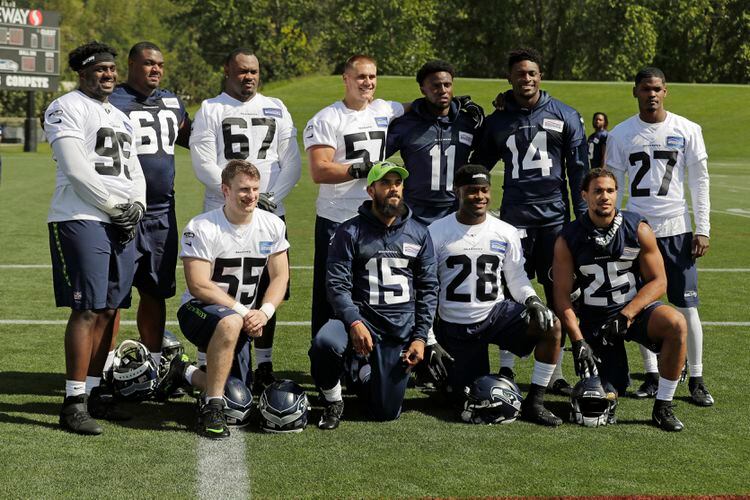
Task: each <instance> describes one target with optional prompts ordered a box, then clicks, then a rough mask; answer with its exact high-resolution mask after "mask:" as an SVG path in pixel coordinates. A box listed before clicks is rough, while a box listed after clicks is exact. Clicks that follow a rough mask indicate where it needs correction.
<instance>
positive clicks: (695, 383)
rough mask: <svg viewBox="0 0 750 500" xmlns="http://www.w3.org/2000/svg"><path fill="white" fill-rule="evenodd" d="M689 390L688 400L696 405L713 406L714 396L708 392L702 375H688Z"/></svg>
mask: <svg viewBox="0 0 750 500" xmlns="http://www.w3.org/2000/svg"><path fill="white" fill-rule="evenodd" d="M688 389H689V390H690V400H691V401H692V402H693V403H695V404H696V405H698V406H713V404H714V398H713V396H711V393H710V392H708V388H707V387H706V384H704V383H703V378H702V377H690V381H689V382H688Z"/></svg>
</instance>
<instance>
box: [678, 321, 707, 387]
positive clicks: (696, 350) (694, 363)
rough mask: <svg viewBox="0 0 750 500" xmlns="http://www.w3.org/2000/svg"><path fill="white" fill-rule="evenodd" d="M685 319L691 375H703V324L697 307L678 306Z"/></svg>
mask: <svg viewBox="0 0 750 500" xmlns="http://www.w3.org/2000/svg"><path fill="white" fill-rule="evenodd" d="M677 310H678V311H680V312H681V313H682V315H683V316H685V321H687V360H688V370H690V376H691V377H701V376H703V325H701V319H700V316H698V308H697V307H678V308H677Z"/></svg>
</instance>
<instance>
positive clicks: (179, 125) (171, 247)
mask: <svg viewBox="0 0 750 500" xmlns="http://www.w3.org/2000/svg"><path fill="white" fill-rule="evenodd" d="M163 75H164V57H163V56H162V53H161V50H160V49H159V47H157V46H156V45H154V44H153V43H150V42H140V43H137V44H135V45H133V48H131V49H130V53H129V54H128V80H127V82H126V83H124V84H122V85H118V86H117V87H116V88H115V91H114V92H113V93H112V96H110V102H111V103H112V104H113V105H114V106H115V107H117V108H118V109H119V110H120V111H122V112H123V113H125V114H126V115H128V116H129V117H130V120H131V121H132V123H133V126H134V127H135V150H136V152H137V154H138V160H139V161H140V164H141V167H142V168H143V175H144V177H145V178H146V214H145V215H144V217H143V220H141V222H140V224H139V225H138V230H137V232H136V235H135V249H136V269H135V278H134V279H133V284H134V285H135V287H136V288H137V289H138V295H139V296H140V301H139V303H138V316H137V318H138V331H139V333H140V337H141V341H142V342H143V344H144V345H145V346H146V347H148V349H149V351H151V356H152V357H153V358H154V362H155V363H156V366H159V362H160V360H161V342H162V335H163V333H164V324H165V322H166V319H167V309H166V304H165V301H166V299H168V298H169V297H173V296H174V294H175V266H176V265H177V234H178V228H177V219H176V217H175V203H174V200H175V198H174V177H175V163H174V146H175V144H179V145H180V146H182V147H187V146H188V137H189V134H190V120H189V118H188V115H187V112H186V111H185V105H184V104H183V103H182V101H181V100H180V98H179V97H177V95H175V94H174V93H172V92H170V91H168V90H164V89H160V88H159V83H160V82H161V78H162V76H163ZM112 355H114V353H112Z"/></svg>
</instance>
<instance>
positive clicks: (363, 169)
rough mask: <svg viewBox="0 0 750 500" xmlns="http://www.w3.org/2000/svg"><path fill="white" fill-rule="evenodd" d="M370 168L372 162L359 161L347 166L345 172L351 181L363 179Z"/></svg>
mask: <svg viewBox="0 0 750 500" xmlns="http://www.w3.org/2000/svg"><path fill="white" fill-rule="evenodd" d="M371 168H372V162H371V161H369V160H365V161H361V162H358V163H352V164H351V165H349V170H347V172H348V173H349V175H351V176H352V179H364V178H365V177H367V174H368V173H369V172H370V169H371Z"/></svg>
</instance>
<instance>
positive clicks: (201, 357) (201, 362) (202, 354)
mask: <svg viewBox="0 0 750 500" xmlns="http://www.w3.org/2000/svg"><path fill="white" fill-rule="evenodd" d="M197 358H198V359H196V361H197V362H198V368H200V367H201V366H206V364H207V363H206V353H205V352H201V351H198V356H197Z"/></svg>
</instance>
